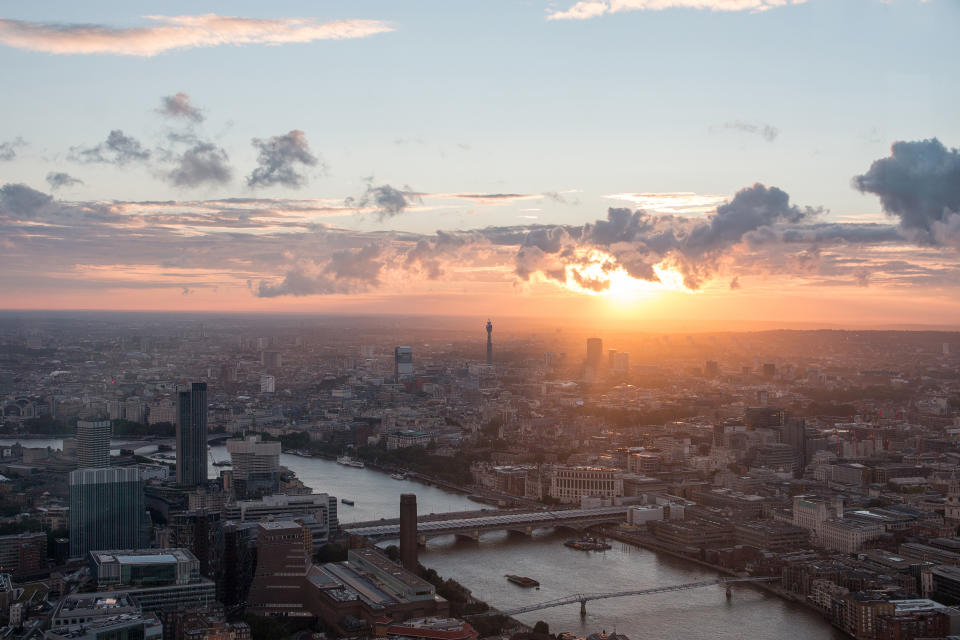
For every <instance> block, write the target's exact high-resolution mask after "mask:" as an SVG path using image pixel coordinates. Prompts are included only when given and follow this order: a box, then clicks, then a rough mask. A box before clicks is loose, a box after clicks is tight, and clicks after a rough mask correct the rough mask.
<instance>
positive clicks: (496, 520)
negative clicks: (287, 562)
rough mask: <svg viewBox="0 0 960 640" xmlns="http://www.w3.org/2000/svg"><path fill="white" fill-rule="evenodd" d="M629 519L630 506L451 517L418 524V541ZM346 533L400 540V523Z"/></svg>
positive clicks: (574, 527)
mask: <svg viewBox="0 0 960 640" xmlns="http://www.w3.org/2000/svg"><path fill="white" fill-rule="evenodd" d="M626 518H627V507H623V506H620V507H599V508H596V509H569V510H563V511H543V510H541V511H523V512H516V511H514V512H511V513H506V514H502V515H497V514H496V512H492V513H491V514H490V515H484V516H470V517H465V518H457V517H451V518H448V519H443V520H431V521H428V522H418V523H417V541H418V543H419V544H426V542H427V540H429V539H431V538H436V537H438V536H448V535H454V536H459V537H462V538H470V539H472V540H478V539H479V538H480V534H482V533H484V532H487V531H514V532H517V533H522V534H524V535H527V536H529V535H532V534H533V532H534V531H535V530H537V529H546V528H555V529H568V530H570V531H574V532H577V533H582V532H583V531H585V530H586V529H587V528H589V527H592V526H595V525H600V524H618V523H620V522H623V521H624V520H626ZM343 530H344V531H345V532H346V533H349V534H351V535H356V536H365V537H367V538H370V539H372V540H390V539H394V538H399V537H400V525H399V524H398V523H385V524H381V525H370V524H368V523H363V524H362V525H361V526H357V525H344V526H343Z"/></svg>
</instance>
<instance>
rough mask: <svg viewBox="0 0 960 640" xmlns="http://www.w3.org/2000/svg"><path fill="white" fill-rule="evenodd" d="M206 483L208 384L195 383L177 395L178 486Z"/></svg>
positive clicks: (194, 485) (193, 485)
mask: <svg viewBox="0 0 960 640" xmlns="http://www.w3.org/2000/svg"><path fill="white" fill-rule="evenodd" d="M206 481H207V383H206V382H194V383H193V384H191V385H190V390H189V391H185V390H182V391H179V392H178V393H177V484H179V485H180V486H182V487H196V486H199V485H201V484H203V483H205V482H206Z"/></svg>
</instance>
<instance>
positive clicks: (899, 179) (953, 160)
mask: <svg viewBox="0 0 960 640" xmlns="http://www.w3.org/2000/svg"><path fill="white" fill-rule="evenodd" d="M853 186H854V187H855V188H856V189H859V190H860V191H862V192H864V193H873V194H875V195H877V196H879V197H880V204H881V205H882V206H883V210H884V211H886V212H887V213H889V214H891V215H894V216H897V218H899V220H900V227H901V228H902V229H903V230H904V233H906V234H907V235H908V236H910V237H911V238H912V239H914V240H915V241H917V242H920V243H923V244H953V245H954V246H958V247H960V234H957V233H955V232H956V230H957V229H958V228H960V149H948V148H946V147H944V146H943V144H942V143H941V142H940V141H939V140H937V139H936V138H931V139H930V140H920V141H915V142H895V143H894V144H893V147H892V148H891V149H890V156H889V157H887V158H881V159H879V160H876V161H875V162H874V163H873V164H872V165H870V169H869V170H868V171H867V172H866V173H864V174H863V175H859V176H855V177H854V178H853Z"/></svg>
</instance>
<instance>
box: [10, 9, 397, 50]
mask: <svg viewBox="0 0 960 640" xmlns="http://www.w3.org/2000/svg"><path fill="white" fill-rule="evenodd" d="M145 17H146V18H147V19H148V20H151V21H152V23H151V24H149V25H147V26H139V27H115V26H109V25H104V24H61V23H53V22H28V21H24V20H7V19H0V42H2V43H3V44H6V45H9V46H11V47H17V48H19V49H28V50H31V51H42V52H44V53H53V54H96V53H99V54H113V55H125V56H141V57H150V56H155V55H157V54H160V53H164V52H166V51H172V50H175V49H192V48H196V47H216V46H220V45H225V44H233V45H239V44H271V45H280V44H289V43H302V42H312V41H314V40H345V39H350V38H365V37H367V36H372V35H375V34H378V33H384V32H388V31H393V26H391V25H390V24H389V23H387V22H383V21H380V20H334V21H331V22H318V21H317V20H316V19H315V18H242V17H236V16H218V15H216V14H212V13H208V14H203V15H192V16H191V15H182V16H158V15H154V16H145Z"/></svg>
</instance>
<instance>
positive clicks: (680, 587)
mask: <svg viewBox="0 0 960 640" xmlns="http://www.w3.org/2000/svg"><path fill="white" fill-rule="evenodd" d="M774 580H779V578H715V579H713V580H703V581H701V582H688V583H686V584H675V585H671V586H669V587H654V588H652V589H635V590H633V591H614V592H611V593H574V594H572V595H569V596H564V597H562V598H557V599H555V600H547V601H546V602H539V603H537V604H531V605H527V606H525V607H517V608H515V609H500V610H493V609H491V610H490V611H487V612H485V613H477V614H473V615H471V616H468V617H471V618H480V617H485V616H497V615H501V616H515V615H517V614H520V613H529V612H531V611H540V610H541V609H551V608H553V607H562V606H563V605H565V604H575V603H577V602H579V603H580V615H581V616H585V615H587V603H588V602H590V601H591V600H606V599H607V598H626V597H628V596H650V595H654V594H657V593H672V592H674V591H687V590H689V589H702V588H703V587H712V586H715V585H719V584H722V585H726V587H727V598H730V597H731V595H732V593H731V590H730V587H731V585H733V584H737V583H750V582H754V583H756V582H770V581H774Z"/></svg>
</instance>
